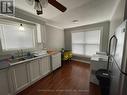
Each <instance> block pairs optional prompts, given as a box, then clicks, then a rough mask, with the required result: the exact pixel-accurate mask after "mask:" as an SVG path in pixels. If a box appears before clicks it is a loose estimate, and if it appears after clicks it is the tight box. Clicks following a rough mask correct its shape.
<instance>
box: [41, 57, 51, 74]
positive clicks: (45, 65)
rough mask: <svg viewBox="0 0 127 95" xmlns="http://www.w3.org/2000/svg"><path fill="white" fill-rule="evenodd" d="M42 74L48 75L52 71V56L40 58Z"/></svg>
mask: <svg viewBox="0 0 127 95" xmlns="http://www.w3.org/2000/svg"><path fill="white" fill-rule="evenodd" d="M39 63H40V74H41V76H45V75H47V74H48V73H49V72H50V71H51V66H50V57H44V58H42V59H40V61H39Z"/></svg>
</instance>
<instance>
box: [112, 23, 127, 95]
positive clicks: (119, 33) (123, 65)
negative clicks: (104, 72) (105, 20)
mask: <svg viewBox="0 0 127 95" xmlns="http://www.w3.org/2000/svg"><path fill="white" fill-rule="evenodd" d="M115 37H116V41H115V43H116V47H115V48H112V50H113V49H114V50H115V54H114V55H112V56H111V59H112V69H111V87H110V95H127V21H124V22H123V23H122V24H121V25H120V26H119V27H118V28H117V30H116V32H115Z"/></svg>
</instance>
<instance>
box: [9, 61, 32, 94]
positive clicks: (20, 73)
mask: <svg viewBox="0 0 127 95" xmlns="http://www.w3.org/2000/svg"><path fill="white" fill-rule="evenodd" d="M10 71H11V76H12V81H13V85H14V92H15V93H17V92H19V91H22V90H23V89H25V88H26V87H28V86H29V84H30V80H29V71H28V64H27V63H22V64H19V65H16V66H13V67H11V68H10Z"/></svg>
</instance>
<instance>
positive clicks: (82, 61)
mask: <svg viewBox="0 0 127 95" xmlns="http://www.w3.org/2000/svg"><path fill="white" fill-rule="evenodd" d="M72 60H74V61H79V62H83V63H88V64H90V61H85V60H80V59H74V58H72Z"/></svg>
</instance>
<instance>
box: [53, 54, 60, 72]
mask: <svg viewBox="0 0 127 95" xmlns="http://www.w3.org/2000/svg"><path fill="white" fill-rule="evenodd" d="M59 67H61V53H60V52H59V53H56V54H54V55H52V70H56V69H57V68H59Z"/></svg>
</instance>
